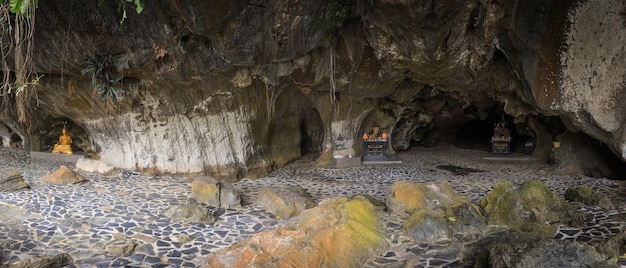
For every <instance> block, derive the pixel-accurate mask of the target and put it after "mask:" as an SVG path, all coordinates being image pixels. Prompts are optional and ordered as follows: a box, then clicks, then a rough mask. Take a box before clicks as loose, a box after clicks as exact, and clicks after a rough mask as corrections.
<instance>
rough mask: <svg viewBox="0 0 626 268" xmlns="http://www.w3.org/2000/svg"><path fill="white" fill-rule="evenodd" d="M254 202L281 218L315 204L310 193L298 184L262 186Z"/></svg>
mask: <svg viewBox="0 0 626 268" xmlns="http://www.w3.org/2000/svg"><path fill="white" fill-rule="evenodd" d="M254 204H255V205H257V206H260V207H262V208H263V209H265V210H266V211H267V212H269V213H272V214H274V215H276V216H278V217H280V218H283V219H287V218H289V217H291V216H295V215H298V214H299V213H300V212H302V211H303V210H305V209H308V208H312V207H314V206H315V205H316V203H315V201H314V200H313V198H311V195H309V193H307V192H306V190H304V189H302V187H298V186H278V187H263V188H261V190H260V191H259V195H258V197H257V199H256V200H254Z"/></svg>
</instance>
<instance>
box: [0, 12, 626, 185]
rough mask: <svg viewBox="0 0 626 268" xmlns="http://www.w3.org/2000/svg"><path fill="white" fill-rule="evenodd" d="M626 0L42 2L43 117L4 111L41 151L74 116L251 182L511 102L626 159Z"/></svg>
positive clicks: (100, 141)
mask: <svg viewBox="0 0 626 268" xmlns="http://www.w3.org/2000/svg"><path fill="white" fill-rule="evenodd" d="M625 6H626V3H625V2H624V1H621V0H590V1H577V2H575V3H574V2H571V1H569V2H568V1H563V0H547V1H538V0H533V1H523V0H503V1H487V2H485V1H478V0H471V1H459V0H444V1H436V2H432V1H341V3H335V2H332V1H331V2H328V3H324V4H320V3H317V2H313V1H295V0H287V1H273V2H267V3H265V2H264V3H261V4H259V3H256V2H255V3H251V2H250V1H245V0H220V1H212V2H210V3H208V2H202V1H191V0H168V1H165V2H159V3H147V4H146V8H145V10H144V11H143V13H142V14H140V15H137V14H129V18H128V19H127V20H126V25H125V27H123V28H121V27H119V25H118V16H119V14H118V13H117V12H116V5H115V4H114V3H113V2H111V3H105V4H104V5H103V7H101V8H98V7H97V5H95V4H93V3H88V2H85V1H79V0H70V1H63V2H57V1H47V2H42V3H40V6H39V9H38V10H37V20H36V23H37V24H36V29H37V34H36V35H35V47H34V48H33V65H34V66H33V70H34V72H36V73H37V75H44V78H43V79H42V80H41V81H40V83H39V85H38V88H39V89H38V91H37V92H36V93H37V104H38V106H37V109H36V110H33V111H31V112H32V116H31V120H30V123H29V125H28V126H26V125H24V124H23V123H19V122H17V121H16V120H15V118H14V116H12V114H14V113H13V110H12V109H9V108H10V107H7V109H4V110H3V111H4V112H3V113H2V114H1V115H0V123H1V126H0V129H4V128H7V131H0V136H2V140H3V144H4V143H5V142H6V141H11V140H12V137H13V134H15V135H17V136H19V137H21V139H22V140H23V143H24V144H25V146H26V147H27V149H33V150H43V149H44V148H49V147H50V146H51V144H52V143H53V142H54V139H55V138H56V137H58V133H57V131H58V129H60V128H59V126H60V125H59V124H60V122H65V121H67V122H69V123H68V125H70V127H71V128H70V133H72V135H73V137H75V144H76V145H77V146H79V147H80V148H81V149H82V150H83V151H85V153H86V154H87V155H93V156H98V157H100V159H101V161H104V162H105V163H107V164H110V165H112V166H115V167H120V168H124V169H132V170H137V171H145V172H152V173H156V174H162V173H204V174H206V175H211V176H213V177H215V178H218V179H220V180H222V179H229V180H237V179H240V178H242V177H250V178H254V177H257V176H260V175H264V174H267V173H268V172H269V171H271V169H272V168H275V167H280V166H282V165H285V164H286V163H288V162H289V161H292V160H294V159H296V158H298V157H300V156H301V155H302V153H303V152H305V151H318V152H321V153H322V155H321V157H320V159H319V162H320V164H324V163H326V164H328V163H329V162H330V160H331V157H330V156H331V155H332V149H333V147H334V142H335V141H336V140H337V139H339V137H342V138H344V140H345V141H346V145H347V146H346V148H354V149H355V151H356V152H355V153H356V154H357V155H359V154H361V153H362V144H361V141H360V139H359V137H360V135H362V133H363V131H366V130H367V129H369V126H370V125H371V124H372V123H373V122H376V123H377V124H378V125H379V126H380V129H381V131H384V132H387V133H388V134H390V137H391V142H390V144H391V145H392V146H393V148H390V150H389V152H390V153H393V152H394V150H405V149H407V148H408V147H409V146H410V145H411V144H412V142H421V143H422V144H425V145H433V143H436V142H437V141H438V140H440V139H441V140H444V141H454V140H455V139H456V138H455V137H456V135H457V132H458V131H460V129H461V128H460V127H461V126H462V125H463V124H465V123H468V122H470V121H472V120H490V119H491V118H490V117H489V116H492V117H493V116H498V118H499V117H500V116H501V115H506V116H508V118H510V120H511V122H512V123H513V122H514V123H515V124H516V125H517V127H516V128H512V129H520V135H522V134H523V135H525V138H529V139H534V140H535V141H536V142H537V143H542V144H538V147H541V146H539V145H544V144H543V143H547V141H544V140H541V139H540V138H538V137H542V136H545V134H546V133H543V130H544V128H542V127H541V126H537V125H536V124H534V123H533V122H536V121H537V118H538V115H545V116H560V117H561V118H562V119H563V120H564V121H566V122H567V125H568V128H570V129H571V130H576V131H582V132H584V133H586V134H588V135H589V136H591V137H593V138H594V139H596V140H599V141H601V142H603V143H605V144H607V145H608V146H609V147H610V149H611V150H612V151H613V153H614V154H616V155H617V156H619V157H620V158H621V159H622V160H626V131H624V129H625V126H626V123H625V122H626V111H624V109H626V108H624V107H626V105H623V104H624V103H626V88H625V86H624V85H625V84H626V83H625V78H624V77H626V76H625V74H626V67H624V66H626V56H624V53H623V51H624V50H625V46H626V42H625V40H626V34H625V33H626V31H625V30H624V28H625V27H626V26H624V24H623V20H624V12H622V10H624V8H625ZM60 10H64V11H67V12H60ZM79 22H80V23H79ZM103 40H106V41H107V42H103ZM96 54H98V55H111V57H112V60H111V65H112V66H113V67H112V68H111V70H110V73H109V75H110V77H114V78H123V80H122V81H123V83H121V84H119V85H116V86H117V89H115V90H116V92H117V93H119V96H120V97H121V98H120V99H119V100H114V101H111V100H106V99H101V98H98V97H97V96H98V94H94V93H95V92H94V85H92V83H91V77H90V75H89V74H88V75H82V74H81V70H82V69H84V68H85V65H84V62H85V61H86V60H87V59H88V58H89V57H91V56H94V55H96ZM494 113H495V114H494ZM488 118H489V119H488ZM50 122H53V123H50ZM490 123H491V122H487V125H490ZM522 130H523V131H522ZM9 135H11V137H8V136H9ZM516 140H517V139H516Z"/></svg>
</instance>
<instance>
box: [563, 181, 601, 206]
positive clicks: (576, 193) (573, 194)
mask: <svg viewBox="0 0 626 268" xmlns="http://www.w3.org/2000/svg"><path fill="white" fill-rule="evenodd" d="M563 196H564V197H565V200H567V201H572V202H580V203H583V204H585V205H590V206H601V207H605V208H613V207H614V206H613V203H612V202H611V200H610V199H609V198H608V197H607V196H606V195H604V194H602V193H598V192H596V191H594V190H593V189H591V187H589V186H586V185H585V186H572V187H569V188H567V190H565V193H564V194H563Z"/></svg>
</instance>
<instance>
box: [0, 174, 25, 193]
mask: <svg viewBox="0 0 626 268" xmlns="http://www.w3.org/2000/svg"><path fill="white" fill-rule="evenodd" d="M27 188H29V186H28V184H27V183H26V182H25V181H24V178H23V177H22V174H20V173H19V172H18V171H17V170H14V169H3V170H2V171H0V192H14V191H17V190H21V189H27Z"/></svg>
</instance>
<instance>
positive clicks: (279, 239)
mask: <svg viewBox="0 0 626 268" xmlns="http://www.w3.org/2000/svg"><path fill="white" fill-rule="evenodd" d="M378 225H379V218H378V215H377V212H376V210H375V209H374V206H373V205H372V204H371V203H369V202H367V201H360V200H348V199H347V198H335V199H330V200H326V201H324V202H322V203H321V204H320V205H319V206H318V207H315V208H312V209H308V210H305V211H303V212H302V213H301V214H300V215H298V216H296V217H294V218H292V219H291V220H290V222H289V224H287V225H286V226H282V227H278V228H276V229H273V230H269V231H263V232H261V233H258V234H255V235H254V236H252V237H250V238H248V239H246V240H244V241H242V242H241V243H238V244H235V245H233V246H231V247H228V248H225V249H222V250H219V251H217V252H215V253H212V254H211V255H209V257H208V264H207V266H206V267H361V266H363V264H365V262H366V261H367V260H368V259H369V258H372V257H375V256H378V255H380V254H382V253H384V252H385V250H387V248H388V247H389V245H388V243H387V241H386V240H385V237H384V236H383V235H382V234H381V233H380V232H379V231H378V227H379V226H378Z"/></svg>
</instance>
